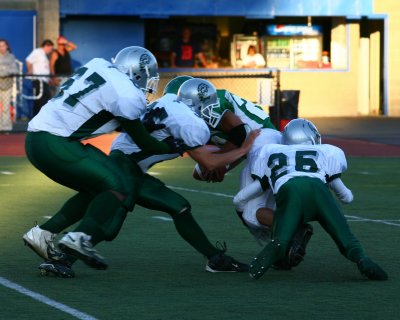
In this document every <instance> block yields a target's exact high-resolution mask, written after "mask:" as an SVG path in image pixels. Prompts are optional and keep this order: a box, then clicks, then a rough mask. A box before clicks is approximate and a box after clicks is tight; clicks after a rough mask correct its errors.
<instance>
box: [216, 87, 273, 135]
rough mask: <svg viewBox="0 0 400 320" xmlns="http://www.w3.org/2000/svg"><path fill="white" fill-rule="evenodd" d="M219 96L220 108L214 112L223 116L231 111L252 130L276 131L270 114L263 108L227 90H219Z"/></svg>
mask: <svg viewBox="0 0 400 320" xmlns="http://www.w3.org/2000/svg"><path fill="white" fill-rule="evenodd" d="M217 95H218V98H219V103H220V106H219V108H214V110H213V111H214V112H216V113H219V114H220V115H223V114H224V113H225V112H226V111H231V112H233V113H234V114H236V115H237V116H238V117H239V118H240V120H242V122H243V123H245V124H247V125H248V126H249V127H250V128H251V129H252V130H254V129H259V128H272V129H274V127H273V125H272V123H271V120H270V118H269V115H268V113H267V112H265V111H264V110H263V109H262V107H261V106H259V105H256V104H254V103H252V102H250V101H247V100H245V99H243V98H240V97H238V96H237V95H235V94H233V93H231V92H229V91H227V90H222V89H218V90H217Z"/></svg>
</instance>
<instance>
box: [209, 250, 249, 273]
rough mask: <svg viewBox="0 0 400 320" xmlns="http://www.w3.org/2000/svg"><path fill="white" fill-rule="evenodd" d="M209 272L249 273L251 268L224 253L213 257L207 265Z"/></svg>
mask: <svg viewBox="0 0 400 320" xmlns="http://www.w3.org/2000/svg"><path fill="white" fill-rule="evenodd" d="M206 271H208V272H248V271H249V266H248V265H247V264H245V263H241V262H239V261H237V260H235V259H233V258H232V257H230V256H227V255H226V254H225V253H224V252H219V253H217V254H216V255H214V256H212V257H211V258H210V259H209V260H208V261H207V264H206Z"/></svg>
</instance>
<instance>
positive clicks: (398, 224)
mask: <svg viewBox="0 0 400 320" xmlns="http://www.w3.org/2000/svg"><path fill="white" fill-rule="evenodd" d="M346 218H351V219H355V220H353V221H365V222H377V223H383V224H388V225H390V226H396V227H400V223H393V222H390V220H376V219H368V218H362V217H358V216H348V215H346Z"/></svg>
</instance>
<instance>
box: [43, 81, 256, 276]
mask: <svg viewBox="0 0 400 320" xmlns="http://www.w3.org/2000/svg"><path fill="white" fill-rule="evenodd" d="M188 78H189V77H179V78H175V79H174V80H172V81H171V82H170V83H169V84H168V85H167V90H171V92H174V91H175V89H176V87H179V85H180V84H181V83H183V82H184V81H186V80H187V79H188ZM176 98H177V96H176V95H175V94H172V93H166V94H165V95H164V96H163V97H161V98H160V99H158V100H156V101H155V102H153V103H151V104H150V105H149V106H148V111H147V112H146V114H145V115H144V116H143V117H142V121H143V123H144V125H145V126H146V128H147V129H148V131H152V133H151V135H152V137H154V138H155V139H157V140H159V141H168V140H178V139H179V140H182V141H183V143H184V144H185V146H186V149H187V152H188V153H189V155H190V156H191V157H193V158H194V159H195V160H196V161H198V162H199V163H201V164H202V165H204V166H205V167H206V168H208V169H209V170H213V169H214V168H216V167H220V166H223V165H226V164H228V163H230V162H233V161H235V160H236V159H238V158H240V157H242V156H243V155H245V154H246V153H247V152H248V150H249V149H250V147H251V144H252V142H253V141H254V139H255V137H256V135H257V131H254V132H253V133H251V134H250V135H249V139H247V140H246V141H245V143H243V145H242V147H241V148H238V149H235V150H233V151H231V152H228V153H225V154H212V153H211V152H210V151H209V150H208V149H207V148H206V147H205V146H204V144H205V143H206V142H207V141H208V140H209V138H210V131H209V129H208V127H207V125H206V124H205V122H204V121H203V120H202V119H201V118H200V117H199V116H198V115H196V114H195V113H194V112H193V111H192V110H191V109H190V108H188V107H187V106H186V105H185V104H183V103H182V102H180V101H177V99H176ZM178 156H179V153H175V154H162V155H154V154H151V153H148V152H146V151H145V150H142V149H141V148H140V147H139V145H138V144H136V143H135V141H134V140H133V139H132V138H131V137H130V135H129V134H127V133H126V132H122V133H121V134H120V135H118V137H117V138H116V139H115V140H114V141H113V143H112V146H111V153H110V158H112V159H113V160H114V163H115V164H117V165H118V167H119V168H121V170H123V172H124V174H125V176H126V177H131V180H132V181H134V182H136V181H140V186H136V189H137V190H138V194H137V197H136V199H135V203H136V204H138V205H141V206H143V207H145V208H148V209H152V210H159V211H163V212H166V213H168V214H170V215H171V217H172V219H173V221H174V224H175V227H176V229H177V231H178V233H179V234H180V235H181V237H182V238H183V239H185V240H186V241H187V242H188V243H189V244H191V245H192V246H193V247H194V248H195V249H196V250H197V251H198V252H200V253H202V254H203V255H204V256H206V257H207V258H208V261H207V265H206V270H207V271H209V272H248V265H247V264H243V263H241V262H239V261H236V260H235V259H233V258H232V257H230V256H227V255H225V253H224V252H225V250H226V248H222V250H221V249H219V248H216V247H215V246H213V245H212V244H211V243H210V242H209V240H208V239H207V237H206V235H205V234H204V232H203V230H202V229H201V228H200V226H199V225H198V224H197V222H196V221H195V220H194V218H193V216H192V214H191V206H190V204H189V202H188V201H187V200H186V199H185V198H183V197H182V196H181V195H179V194H177V193H176V192H174V191H172V190H170V189H169V188H167V187H166V186H165V184H164V183H163V182H161V181H160V180H158V179H156V178H154V177H152V176H151V175H149V174H147V173H146V172H147V170H148V169H149V168H150V167H151V166H153V165H154V164H156V163H159V162H161V161H165V160H169V159H174V158H176V157H178ZM121 223H122V222H121ZM67 235H68V234H67ZM114 238H115V235H114ZM69 253H71V254H73V255H74V256H76V257H78V258H79V254H76V253H75V252H73V251H69ZM73 262H74V259H71V258H68V263H67V266H66V265H65V263H64V264H61V265H59V264H58V263H54V262H53V263H51V262H47V263H44V264H41V265H40V266H39V269H41V270H44V271H47V272H51V273H53V274H57V275H61V276H62V274H63V273H64V272H65V269H66V268H69V269H70V266H71V265H72V263H73Z"/></svg>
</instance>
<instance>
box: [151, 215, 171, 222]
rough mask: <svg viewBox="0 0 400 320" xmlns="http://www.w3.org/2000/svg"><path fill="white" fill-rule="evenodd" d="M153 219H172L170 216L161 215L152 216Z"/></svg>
mask: <svg viewBox="0 0 400 320" xmlns="http://www.w3.org/2000/svg"><path fill="white" fill-rule="evenodd" d="M152 218H153V219H159V220H163V221H173V220H172V219H171V218H168V217H163V216H152Z"/></svg>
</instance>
